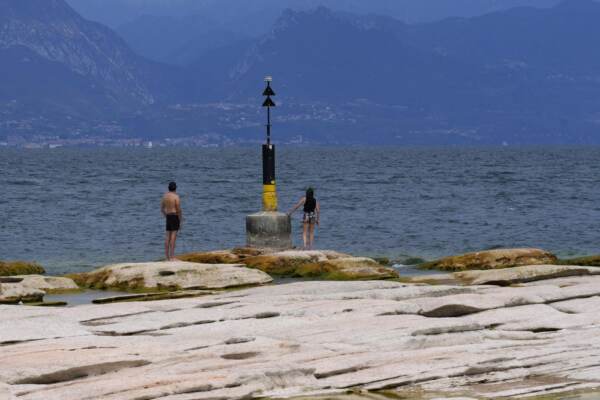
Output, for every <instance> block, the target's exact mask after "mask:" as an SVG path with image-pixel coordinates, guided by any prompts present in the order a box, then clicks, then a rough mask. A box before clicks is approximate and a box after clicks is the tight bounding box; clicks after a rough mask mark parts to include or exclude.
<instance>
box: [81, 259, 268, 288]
mask: <svg viewBox="0 0 600 400" xmlns="http://www.w3.org/2000/svg"><path fill="white" fill-rule="evenodd" d="M85 275H86V276H87V277H88V279H90V280H91V281H95V282H101V283H102V284H103V285H104V286H106V287H119V286H121V287H127V286H129V287H130V288H135V289H140V288H143V289H157V288H179V289H224V288H229V287H238V286H246V285H262V284H265V283H269V282H272V281H273V279H272V278H271V277H270V276H269V275H267V274H266V273H264V272H262V271H258V270H254V269H249V268H246V267H245V266H244V265H241V264H239V265H238V264H197V263H191V262H183V261H174V262H149V263H125V264H115V265H108V266H106V267H103V268H100V269H97V270H94V271H92V272H90V273H88V274H85Z"/></svg>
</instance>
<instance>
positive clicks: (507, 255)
mask: <svg viewBox="0 0 600 400" xmlns="http://www.w3.org/2000/svg"><path fill="white" fill-rule="evenodd" d="M556 262H557V258H556V256H554V255H553V254H551V253H549V252H547V251H544V250H540V249H497V250H487V251H479V252H476V253H468V254H463V255H459V256H452V257H446V258H442V259H440V260H437V261H432V262H428V263H425V264H421V265H420V266H419V267H420V268H422V269H440V270H444V271H466V270H483V269H498V268H511V267H519V266H523V265H543V264H556Z"/></svg>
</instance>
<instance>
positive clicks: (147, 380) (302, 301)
mask: <svg viewBox="0 0 600 400" xmlns="http://www.w3.org/2000/svg"><path fill="white" fill-rule="evenodd" d="M599 298H600V276H595V275H589V276H583V277H582V276H579V277H577V276H575V277H563V278H557V279H551V280H544V281H535V282H529V283H523V284H522V285H521V286H519V287H498V286H468V287H460V286H444V285H438V286H424V285H412V284H402V283H399V282H392V281H368V282H300V283H294V284H286V285H278V286H269V287H258V288H252V289H245V290H242V291H235V292H223V293H220V294H216V295H208V296H204V297H201V298H194V299H179V300H172V301H169V302H145V303H136V302H134V303H118V304H109V305H101V306H96V305H89V306H81V307H74V308H67V309H43V310H41V309H38V308H35V307H23V306H20V307H15V306H0V314H1V315H2V316H3V318H1V319H0V346H2V351H0V389H2V390H5V391H7V390H8V391H10V393H11V394H13V395H15V396H16V394H17V393H18V394H19V397H18V398H19V399H21V400H38V399H44V400H58V399H60V400H75V399H77V400H80V399H82V398H86V399H89V400H95V399H97V400H100V399H102V400H133V399H159V398H160V399H166V400H198V399H215V398H231V399H250V398H263V397H294V396H301V395H311V396H314V395H327V396H335V395H336V394H341V393H344V392H346V391H347V390H348V389H353V390H356V389H363V390H375V391H377V390H389V391H398V393H399V394H405V393H406V391H407V390H408V391H410V390H414V391H415V393H419V392H421V393H422V391H425V393H438V394H439V393H445V395H437V396H427V397H428V398H432V397H437V398H452V397H465V398H468V397H470V398H500V397H504V396H527V395H532V394H536V395H541V394H547V393H561V392H565V391H574V390H588V389H594V388H600V368H599V367H598V365H600V335H598V327H599V326H600V314H599V313H598V312H597V309H598V304H599V300H598V299H599Z"/></svg>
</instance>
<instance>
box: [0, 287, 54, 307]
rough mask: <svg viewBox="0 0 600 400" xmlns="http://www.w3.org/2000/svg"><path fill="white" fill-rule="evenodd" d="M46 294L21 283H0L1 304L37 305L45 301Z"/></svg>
mask: <svg viewBox="0 0 600 400" xmlns="http://www.w3.org/2000/svg"><path fill="white" fill-rule="evenodd" d="M45 294H46V293H45V292H44V291H42V290H39V289H35V288H31V287H27V286H25V285H23V284H22V283H21V282H18V283H0V303H5V304H18V303H19V302H23V303H37V302H41V301H42V300H43V299H44V295H45Z"/></svg>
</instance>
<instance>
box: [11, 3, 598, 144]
mask: <svg viewBox="0 0 600 400" xmlns="http://www.w3.org/2000/svg"><path fill="white" fill-rule="evenodd" d="M178 18H183V19H184V20H185V18H189V21H188V22H189V25H190V26H192V27H194V29H196V32H197V35H198V36H199V37H205V38H206V37H209V38H210V37H211V33H210V32H222V31H220V30H219V29H221V28H220V27H219V25H218V24H214V23H213V22H211V21H210V20H202V19H200V17H195V16H194V17H178ZM598 20H600V4H599V3H597V2H594V1H592V0H565V1H563V2H561V3H560V4H558V5H556V6H554V7H551V8H545V9H538V8H530V7H518V8H513V9H509V10H504V11H497V12H493V13H489V14H485V15H482V16H477V17H469V18H463V17H460V18H449V19H445V20H442V21H437V22H429V23H419V24H407V23H405V22H402V21H400V20H398V19H395V18H392V17H390V16H377V15H361V14H354V13H348V12H343V11H333V10H331V9H329V8H325V7H318V8H316V9H310V10H305V11H297V10H296V11H294V10H285V11H284V12H282V14H281V15H280V16H279V18H278V19H277V20H276V21H275V23H274V24H273V26H272V27H271V29H270V30H269V31H268V33H266V34H264V35H261V36H259V37H258V38H252V37H248V36H243V35H242V34H240V35H239V36H237V37H235V38H232V40H225V41H223V42H222V46H219V45H218V44H215V45H214V46H212V47H211V46H208V47H207V46H204V45H197V47H196V48H195V50H189V51H188V53H187V55H186V57H185V59H182V60H179V61H178V62H173V63H172V64H180V66H175V65H167V64H166V63H159V62H155V61H149V60H148V59H147V58H146V57H143V56H141V55H138V54H137V53H136V52H134V51H133V50H131V46H132V44H130V43H128V42H127V41H125V40H124V39H122V38H121V37H120V36H119V35H118V34H117V33H115V32H114V31H112V30H111V29H109V28H107V27H105V26H103V25H101V24H99V23H96V22H91V21H88V20H85V19H84V18H82V17H81V16H80V15H79V14H78V13H77V12H75V11H74V10H73V9H72V8H71V7H70V6H69V5H67V3H66V2H65V1H64V0H23V1H19V2H16V1H14V0H0V27H1V30H0V54H1V57H2V60H3V62H2V63H0V74H2V76H3V79H4V81H5V84H3V85H0V104H2V107H1V108H0V118H1V119H0V141H1V140H2V138H3V137H4V138H8V137H16V136H17V137H21V138H25V139H26V140H29V139H30V138H32V137H38V136H52V135H57V136H61V137H83V136H95V137H119V138H127V137H143V138H147V139H153V140H159V139H164V138H165V137H169V138H172V139H174V138H180V137H187V138H193V137H202V143H207V142H210V141H214V142H215V143H217V144H223V143H243V142H253V141H258V140H260V139H261V137H262V135H263V132H262V131H263V128H262V123H263V118H264V117H263V115H262V112H263V110H261V108H260V107H259V106H260V103H261V101H262V99H261V96H260V94H261V92H262V78H263V77H264V75H266V74H272V75H273V76H274V77H275V82H274V87H275V89H276V92H277V93H278V96H276V101H277V102H278V108H277V109H276V110H275V124H276V130H275V132H276V133H275V134H276V138H277V139H278V140H280V141H284V142H295V143H324V144H365V143H369V144H414V145H432V144H433V145H444V144H500V143H508V144H533V143H545V144H550V143H572V144H576V143H600V135H599V133H600V132H599V130H600V68H599V67H600V51H598V50H597V46H596V38H597V37H599V34H600V25H598V24H597V21H598ZM154 24H157V25H160V24H159V22H157V20H152V19H149V20H148V26H152V25H154ZM167 25H168V24H167ZM130 27H131V26H130ZM165 29H166V28H165ZM159 31H160V30H159ZM132 32H136V29H132ZM181 32H188V28H186V29H182V30H181V31H179V33H177V32H174V33H173V35H172V36H175V37H179V42H178V43H177V44H176V45H175V44H172V41H168V43H164V44H163V49H164V50H165V53H164V57H165V60H166V61H169V60H170V57H175V56H174V55H172V56H169V53H168V51H169V48H175V47H177V46H180V47H182V48H185V47H186V46H187V48H188V49H190V48H193V47H194V46H193V44H194V41H193V38H190V37H187V35H185V34H183V33H181ZM152 34H153V33H152V30H150V33H149V38H152V36H151V35H152ZM231 34H232V35H236V33H234V32H231ZM202 35H205V36H202ZM214 35H217V36H221V34H220V33H215V34H214ZM143 39H144V37H143V35H141V36H139V40H140V43H139V44H138V45H133V46H134V47H139V46H140V45H141V44H142V43H143V41H144V40H143ZM155 39H156V37H154V39H153V40H155ZM219 39H221V38H220V37H219V38H212V39H211V40H210V41H211V42H214V43H219ZM207 40H208V39H207ZM190 46H191V47H190ZM184 53H185V52H184ZM5 140H6V139H5Z"/></svg>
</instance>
